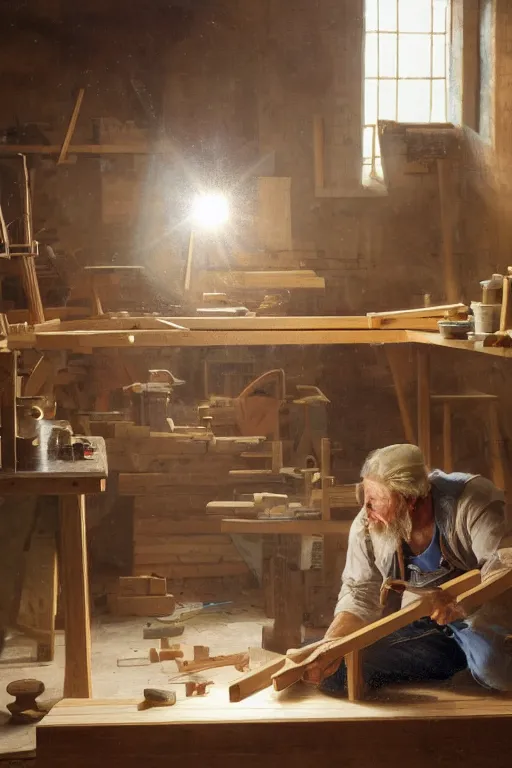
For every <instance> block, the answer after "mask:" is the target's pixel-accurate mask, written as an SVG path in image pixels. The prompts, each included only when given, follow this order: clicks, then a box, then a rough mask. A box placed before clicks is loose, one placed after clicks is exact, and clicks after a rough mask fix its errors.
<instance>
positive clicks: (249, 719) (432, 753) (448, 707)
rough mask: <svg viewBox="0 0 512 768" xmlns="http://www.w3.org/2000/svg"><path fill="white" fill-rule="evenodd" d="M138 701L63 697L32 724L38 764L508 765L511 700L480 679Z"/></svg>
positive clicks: (217, 690)
mask: <svg viewBox="0 0 512 768" xmlns="http://www.w3.org/2000/svg"><path fill="white" fill-rule="evenodd" d="M177 687H179V688H182V687H183V686H177ZM178 696H180V692H179V691H178ZM139 701H140V696H139V698H138V699H135V698H134V699H117V700H108V699H107V700H102V699H96V700H89V701H84V700H82V701H70V700H63V701H61V702H59V703H58V704H57V705H56V706H55V707H53V709H52V710H51V712H50V713H49V714H48V715H47V716H46V717H45V718H44V720H42V722H41V723H39V724H38V726H37V765H38V768H68V766H69V765H73V767H74V768H90V766H91V765H94V766H95V768H107V767H108V768H120V766H122V767H123V768H140V766H142V765H143V766H144V768H161V766H162V765H163V764H165V765H166V766H168V768H180V766H183V765H188V766H191V767H193V768H195V766H199V765H204V766H208V767H209V768H240V765H244V766H246V768H261V766H265V768H283V766H290V765H291V764H293V766H294V768H312V767H313V766H319V765H329V764H330V763H331V762H332V759H333V755H342V756H343V763H344V764H345V765H347V766H350V767H351V768H352V767H353V766H366V765H369V766H375V768H394V767H396V766H397V765H400V764H401V763H403V760H404V755H405V754H406V755H407V756H408V759H409V760H410V762H411V765H414V768H432V765H435V766H436V768H448V767H451V768H461V766H464V768H481V766H484V765H489V766H491V765H492V766H493V768H508V766H509V764H510V744H509V741H510V736H509V733H510V727H511V724H512V712H511V709H510V700H509V699H507V698H503V697H500V696H494V695H492V694H489V693H487V692H485V691H483V690H482V689H477V686H476V684H474V686H472V687H470V688H468V689H466V690H464V689H460V688H459V689H457V688H455V689H453V688H449V689H448V688H443V687H442V686H439V685H431V686H428V685H425V686H417V685H408V686H401V687H400V688H399V690H398V691H397V692H396V693H394V692H393V691H391V690H389V689H388V690H386V691H385V692H383V694H382V695H381V696H380V697H379V698H378V699H376V700H374V701H371V702H364V703H360V704H351V703H350V702H348V701H346V700H343V699H341V700H340V699H338V698H333V697H329V696H325V694H322V693H320V692H319V691H313V690H311V689H309V688H306V687H305V686H304V687H301V686H296V687H295V688H294V689H292V690H291V691H290V692H288V693H287V694H285V695H284V696H283V695H282V696H279V697H276V696H273V695H272V693H271V692H270V691H265V692H262V693H260V694H258V695H257V696H255V697H253V698H252V699H248V700H247V701H244V702H241V703H240V704H237V705H236V706H234V705H233V704H230V703H229V702H228V701H227V700H226V694H225V690H224V689H223V686H220V685H214V686H211V689H210V693H209V695H208V696H206V697H191V698H188V699H186V698H185V697H184V694H182V698H179V700H178V702H177V705H176V706H174V707H164V708H162V707H159V708H153V709H150V710H147V711H144V712H139V711H137V703H138V702H139Z"/></svg>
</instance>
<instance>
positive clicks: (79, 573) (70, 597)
mask: <svg viewBox="0 0 512 768" xmlns="http://www.w3.org/2000/svg"><path fill="white" fill-rule="evenodd" d="M59 503H60V509H59V521H60V534H61V546H60V553H59V554H60V568H61V572H62V583H63V589H64V616H65V619H64V621H65V630H66V666H65V675H64V696H65V697H66V698H77V699H83V698H86V699H87V698H90V697H91V696H92V684H91V621H90V616H89V582H88V574H87V543H86V533H85V496H81V495H80V496H62V497H61V498H60V502H59Z"/></svg>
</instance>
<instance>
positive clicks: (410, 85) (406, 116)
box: [398, 80, 430, 123]
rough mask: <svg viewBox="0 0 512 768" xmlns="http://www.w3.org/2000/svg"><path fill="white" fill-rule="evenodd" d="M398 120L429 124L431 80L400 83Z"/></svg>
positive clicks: (402, 81) (403, 81)
mask: <svg viewBox="0 0 512 768" xmlns="http://www.w3.org/2000/svg"><path fill="white" fill-rule="evenodd" d="M398 120H399V121H400V122H404V123H428V122H429V120H430V81H429V80H401V81H400V82H399V83H398Z"/></svg>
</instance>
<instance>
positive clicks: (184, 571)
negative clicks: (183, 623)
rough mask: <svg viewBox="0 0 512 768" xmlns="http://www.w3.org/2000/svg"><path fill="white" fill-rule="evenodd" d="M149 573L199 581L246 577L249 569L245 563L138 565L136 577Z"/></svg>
mask: <svg viewBox="0 0 512 768" xmlns="http://www.w3.org/2000/svg"><path fill="white" fill-rule="evenodd" d="M148 570H149V571H154V570H158V575H159V576H165V577H166V578H168V579H198V578H209V577H211V578H217V577H220V576H245V575H247V574H248V573H249V569H248V567H247V565H246V564H245V563H212V564H208V565H206V564H204V565H190V564H189V565H187V564H182V563H180V564H179V565H173V564H161V565H159V566H158V568H157V569H156V568H154V567H151V566H147V565H144V563H138V564H137V566H136V567H135V568H134V573H135V575H137V574H142V575H143V574H145V573H147V572H148Z"/></svg>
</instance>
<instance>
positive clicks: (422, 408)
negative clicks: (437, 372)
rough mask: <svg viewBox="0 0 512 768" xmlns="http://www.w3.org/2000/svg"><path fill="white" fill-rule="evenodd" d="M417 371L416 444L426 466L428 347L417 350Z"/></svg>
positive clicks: (428, 461)
mask: <svg viewBox="0 0 512 768" xmlns="http://www.w3.org/2000/svg"><path fill="white" fill-rule="evenodd" d="M417 372H418V404H417V405H418V445H419V447H420V448H421V451H422V453H423V456H424V458H425V462H426V464H427V467H430V462H431V458H432V457H431V446H430V353H429V350H428V349H418V350H417Z"/></svg>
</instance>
